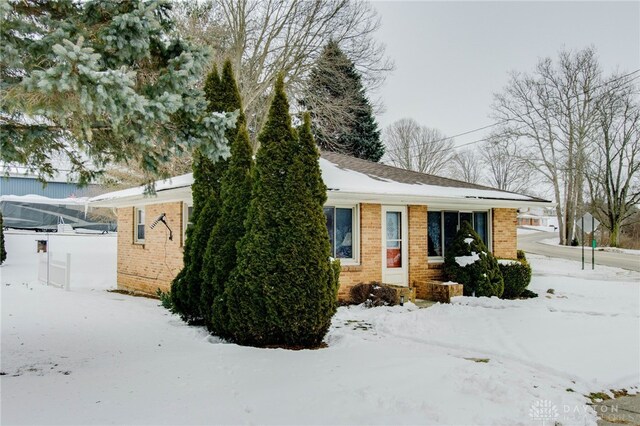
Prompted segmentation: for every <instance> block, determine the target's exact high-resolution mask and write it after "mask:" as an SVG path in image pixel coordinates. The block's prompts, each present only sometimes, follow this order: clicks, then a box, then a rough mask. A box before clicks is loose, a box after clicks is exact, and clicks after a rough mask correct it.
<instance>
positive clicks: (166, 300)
mask: <svg viewBox="0 0 640 426" xmlns="http://www.w3.org/2000/svg"><path fill="white" fill-rule="evenodd" d="M156 295H157V296H158V299H160V304H161V305H162V307H163V308H165V309H168V310H169V311H171V312H172V313H175V307H174V306H173V300H172V299H171V292H170V291H162V290H160V289H157V290H156Z"/></svg>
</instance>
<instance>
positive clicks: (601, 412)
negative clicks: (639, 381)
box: [593, 395, 640, 426]
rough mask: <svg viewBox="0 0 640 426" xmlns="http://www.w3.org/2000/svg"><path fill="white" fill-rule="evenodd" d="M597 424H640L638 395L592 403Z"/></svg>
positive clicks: (609, 425)
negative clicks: (597, 418) (596, 416)
mask: <svg viewBox="0 0 640 426" xmlns="http://www.w3.org/2000/svg"><path fill="white" fill-rule="evenodd" d="M593 409H594V410H596V413H598V416H600V419H599V420H598V426H618V425H621V424H622V425H640V395H636V396H622V397H620V398H616V399H609V400H607V401H603V402H600V403H597V404H594V405H593Z"/></svg>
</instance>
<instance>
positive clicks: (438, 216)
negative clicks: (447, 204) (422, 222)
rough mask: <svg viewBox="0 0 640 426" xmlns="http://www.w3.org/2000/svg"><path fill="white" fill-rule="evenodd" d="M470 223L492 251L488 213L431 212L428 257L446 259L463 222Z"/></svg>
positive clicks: (428, 219) (429, 217) (428, 229)
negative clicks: (446, 254) (445, 256)
mask: <svg viewBox="0 0 640 426" xmlns="http://www.w3.org/2000/svg"><path fill="white" fill-rule="evenodd" d="M465 221H466V222H469V223H470V224H471V226H473V229H474V230H475V231H476V232H477V233H478V235H479V236H480V238H481V239H482V241H483V242H484V244H485V245H486V246H487V248H488V249H489V250H491V246H490V241H489V212H488V211H466V212H465V211H452V210H446V211H429V212H428V213H427V238H428V244H427V245H428V248H427V249H428V256H429V257H436V258H438V257H444V255H445V253H446V251H447V247H449V245H450V244H451V242H453V239H454V238H455V236H456V233H457V232H458V230H459V229H460V225H461V224H462V223H463V222H465Z"/></svg>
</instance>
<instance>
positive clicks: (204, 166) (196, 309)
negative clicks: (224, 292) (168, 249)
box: [171, 61, 245, 322]
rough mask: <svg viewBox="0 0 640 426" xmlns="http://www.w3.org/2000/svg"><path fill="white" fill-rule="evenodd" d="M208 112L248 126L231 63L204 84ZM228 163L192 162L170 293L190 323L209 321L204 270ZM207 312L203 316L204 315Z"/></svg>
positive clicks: (197, 158) (200, 158)
mask: <svg viewBox="0 0 640 426" xmlns="http://www.w3.org/2000/svg"><path fill="white" fill-rule="evenodd" d="M204 91H205V93H206V97H207V101H208V102H209V103H208V110H209V111H211V112H226V111H236V110H240V114H239V115H238V119H237V122H236V124H237V125H238V126H241V125H242V124H244V122H245V118H244V114H242V111H241V110H242V104H241V101H240V94H239V92H238V88H237V86H236V83H235V79H234V77H233V69H232V67H231V63H230V62H229V61H226V62H225V64H224V66H223V69H222V76H221V77H220V75H219V74H218V70H217V68H216V67H215V66H214V68H213V70H212V71H211V73H209V75H208V76H207V79H206V80H205V87H204ZM236 133H237V130H236V128H232V129H228V130H227V131H226V133H225V137H226V139H227V141H228V143H230V142H232V141H233V140H235V137H236ZM228 163H229V160H228V159H225V158H222V157H219V158H218V159H217V161H211V160H210V159H209V158H208V157H206V156H205V155H202V154H201V153H200V152H198V151H196V153H195V155H194V162H193V179H194V182H193V185H192V187H191V188H192V194H193V216H192V222H193V227H192V228H191V229H190V230H188V231H187V241H186V243H185V247H184V267H183V269H182V271H181V272H180V273H179V274H178V276H177V277H176V278H175V279H174V282H173V285H172V288H171V292H172V299H173V301H174V306H175V307H176V311H177V312H178V313H180V315H181V316H182V317H183V318H184V319H185V320H187V321H191V322H193V321H195V322H199V321H201V320H203V319H205V318H207V319H208V318H209V317H210V303H207V304H203V303H202V299H203V294H202V293H203V285H202V266H203V259H204V256H205V252H206V248H207V243H208V241H209V237H210V236H211V231H212V230H213V227H214V226H215V224H216V222H217V221H218V217H219V215H220V182H221V179H222V176H223V175H224V173H225V171H226V169H227V166H228ZM203 311H204V312H203Z"/></svg>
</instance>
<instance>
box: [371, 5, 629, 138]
mask: <svg viewBox="0 0 640 426" xmlns="http://www.w3.org/2000/svg"><path fill="white" fill-rule="evenodd" d="M373 4H374V7H375V8H376V9H377V10H378V12H379V15H380V17H381V19H382V28H381V29H380V30H379V31H378V33H377V38H378V39H379V40H381V41H382V42H383V43H385V44H386V47H387V53H388V54H389V56H390V57H391V58H392V59H393V60H394V61H395V70H394V71H393V72H392V73H391V75H389V77H388V79H387V81H386V84H385V86H384V87H383V88H382V89H381V91H380V93H379V94H378V95H379V96H381V98H382V100H383V102H384V104H385V107H386V111H385V112H384V113H383V114H381V115H379V116H378V117H377V118H378V124H379V125H380V127H381V128H384V127H386V126H387V125H388V124H390V123H392V122H393V121H395V120H398V119H400V118H403V117H412V118H414V119H416V120H417V121H418V122H419V123H421V124H424V125H427V126H430V127H435V128H438V129H440V130H441V131H443V132H444V133H445V134H447V135H449V136H451V135H454V134H458V133H462V132H465V131H467V130H471V129H475V128H478V127H482V126H485V125H488V124H491V123H492V122H493V121H492V120H491V118H490V117H489V113H490V105H491V102H492V94H493V93H494V92H497V91H500V90H501V89H502V88H503V87H504V86H505V84H506V82H507V78H508V75H507V73H508V72H509V71H510V70H519V71H531V70H533V68H534V66H535V64H536V62H537V60H538V58H541V57H547V56H550V57H553V58H556V57H557V52H558V51H559V50H561V49H562V48H569V49H581V48H584V47H587V46H590V45H592V46H594V47H595V48H596V49H597V52H598V55H599V58H600V63H601V65H602V67H603V69H604V70H605V71H606V72H611V71H614V70H616V69H618V70H620V71H628V72H631V71H635V70H637V69H639V68H640V2H638V1H633V2H584V1H581V2H515V1H510V2H484V1H481V2H427V1H422V2H400V1H393V2H374V3H373ZM486 132H487V131H481V132H477V133H473V134H470V135H467V136H464V137H459V138H456V142H457V143H464V142H469V141H473V140H476V139H479V138H482V137H483V136H486V134H487V133H486Z"/></svg>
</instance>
